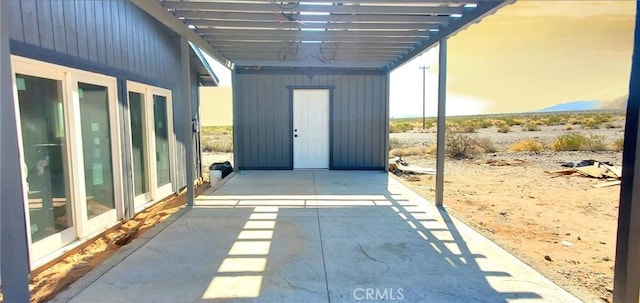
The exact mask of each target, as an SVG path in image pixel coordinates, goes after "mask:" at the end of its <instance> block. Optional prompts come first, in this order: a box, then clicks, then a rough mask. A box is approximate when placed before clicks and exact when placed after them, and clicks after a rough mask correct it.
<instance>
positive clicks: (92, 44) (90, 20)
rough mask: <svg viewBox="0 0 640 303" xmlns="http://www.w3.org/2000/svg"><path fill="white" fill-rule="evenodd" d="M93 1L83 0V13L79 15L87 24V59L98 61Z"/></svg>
mask: <svg viewBox="0 0 640 303" xmlns="http://www.w3.org/2000/svg"><path fill="white" fill-rule="evenodd" d="M94 3H95V1H84V7H85V14H84V15H82V16H81V17H82V18H83V19H84V20H85V24H86V26H87V52H88V54H89V60H91V61H93V62H98V47H97V42H96V20H95V18H96V14H95V10H94Z"/></svg>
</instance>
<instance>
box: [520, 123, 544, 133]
mask: <svg viewBox="0 0 640 303" xmlns="http://www.w3.org/2000/svg"><path fill="white" fill-rule="evenodd" d="M522 130H523V131H529V132H536V131H540V130H541V129H540V125H538V124H527V125H524V126H522Z"/></svg>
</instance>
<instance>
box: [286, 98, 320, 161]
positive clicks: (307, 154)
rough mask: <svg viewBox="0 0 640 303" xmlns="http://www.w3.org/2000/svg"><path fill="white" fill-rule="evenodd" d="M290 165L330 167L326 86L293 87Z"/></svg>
mask: <svg viewBox="0 0 640 303" xmlns="http://www.w3.org/2000/svg"><path fill="white" fill-rule="evenodd" d="M293 168H294V169H327V168H329V90H328V89H296V90H294V91H293Z"/></svg>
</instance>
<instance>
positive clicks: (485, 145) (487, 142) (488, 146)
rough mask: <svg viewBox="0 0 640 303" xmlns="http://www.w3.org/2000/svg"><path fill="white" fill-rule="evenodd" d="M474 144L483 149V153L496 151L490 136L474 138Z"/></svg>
mask: <svg viewBox="0 0 640 303" xmlns="http://www.w3.org/2000/svg"><path fill="white" fill-rule="evenodd" d="M476 144H478V146H479V147H480V148H482V149H483V150H484V152H485V153H495V152H497V151H498V149H497V148H496V146H495V145H493V141H491V138H487V137H483V138H479V139H477V140H476Z"/></svg>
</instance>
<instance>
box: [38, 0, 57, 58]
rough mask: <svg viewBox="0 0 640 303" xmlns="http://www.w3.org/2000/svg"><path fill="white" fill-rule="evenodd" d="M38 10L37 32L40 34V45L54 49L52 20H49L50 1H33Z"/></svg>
mask: <svg viewBox="0 0 640 303" xmlns="http://www.w3.org/2000/svg"><path fill="white" fill-rule="evenodd" d="M35 2H36V11H37V12H38V14H37V16H38V33H39V36H40V47H43V48H46V49H50V50H55V49H56V43H55V41H54V38H53V21H52V20H51V1H50V0H44V1H35Z"/></svg>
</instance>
